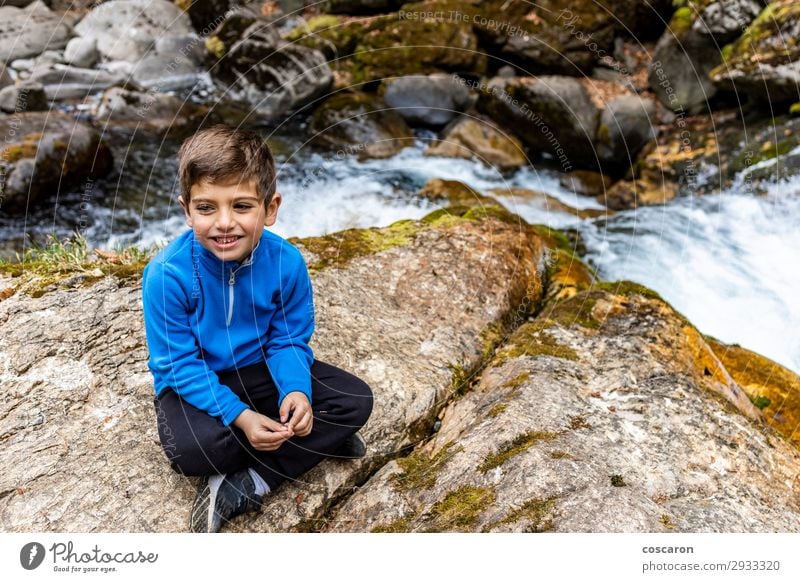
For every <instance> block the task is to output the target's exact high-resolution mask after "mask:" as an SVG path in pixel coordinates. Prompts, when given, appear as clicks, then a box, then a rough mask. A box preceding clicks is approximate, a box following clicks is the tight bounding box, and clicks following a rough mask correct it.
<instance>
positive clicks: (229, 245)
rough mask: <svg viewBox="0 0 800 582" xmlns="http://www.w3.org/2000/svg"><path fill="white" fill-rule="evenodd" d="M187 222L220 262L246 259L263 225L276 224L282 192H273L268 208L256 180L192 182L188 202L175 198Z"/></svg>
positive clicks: (201, 242) (259, 236)
mask: <svg viewBox="0 0 800 582" xmlns="http://www.w3.org/2000/svg"><path fill="white" fill-rule="evenodd" d="M178 202H180V204H181V207H182V208H183V211H184V213H185V214H186V224H188V225H189V226H190V227H191V228H192V230H194V236H195V238H197V240H198V241H199V242H200V244H202V245H203V246H204V247H205V248H207V249H208V250H209V251H211V252H212V253H214V255H216V256H217V257H218V258H219V259H221V260H223V261H237V262H242V261H243V260H245V259H246V258H247V257H248V256H249V255H250V253H251V252H252V250H253V248H254V247H255V246H256V244H258V240H259V239H260V238H261V234H262V232H263V230H264V227H265V226H272V225H273V224H275V219H276V218H277V217H278V207H279V206H280V204H281V195H280V194H278V193H277V192H275V195H274V196H273V197H272V200H271V201H270V203H269V206H267V208H264V203H263V202H260V201H259V199H258V194H257V190H256V184H255V180H250V181H249V182H239V181H233V182H231V183H228V184H213V183H211V182H208V181H206V180H203V181H202V182H199V183H197V184H194V185H193V186H192V190H191V196H190V202H189V204H188V205H187V204H186V201H184V199H183V196H179V197H178Z"/></svg>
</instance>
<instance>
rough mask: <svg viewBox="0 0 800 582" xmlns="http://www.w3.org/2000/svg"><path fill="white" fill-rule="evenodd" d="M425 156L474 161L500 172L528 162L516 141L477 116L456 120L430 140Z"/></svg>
mask: <svg viewBox="0 0 800 582" xmlns="http://www.w3.org/2000/svg"><path fill="white" fill-rule="evenodd" d="M425 155H426V156H445V157H451V158H466V159H476V160H479V161H481V162H483V163H484V164H486V165H488V166H490V167H492V168H497V170H499V171H500V172H506V171H511V170H515V169H517V168H521V167H522V166H525V165H527V163H528V158H527V156H526V155H525V150H524V148H523V147H522V142H520V140H519V138H517V137H515V136H514V135H512V134H510V133H508V132H505V131H503V130H501V129H499V128H498V127H496V126H495V125H494V123H492V122H491V121H490V120H488V119H486V118H484V117H480V116H477V115H474V116H462V117H460V118H458V119H456V120H455V121H454V122H453V123H451V124H450V125H449V126H447V127H446V128H445V129H444V130H443V132H442V135H441V137H438V138H437V139H436V140H432V142H431V145H430V146H428V147H427V148H426V149H425Z"/></svg>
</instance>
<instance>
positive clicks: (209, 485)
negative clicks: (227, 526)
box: [189, 475, 225, 533]
mask: <svg viewBox="0 0 800 582" xmlns="http://www.w3.org/2000/svg"><path fill="white" fill-rule="evenodd" d="M224 478H225V475H212V476H211V477H208V478H207V479H206V480H205V481H204V482H203V483H202V484H201V485H200V487H198V493H197V497H196V498H195V500H194V504H193V505H192V513H191V515H190V517H189V529H190V530H191V531H192V532H193V533H216V532H218V531H219V530H220V528H221V527H222V520H221V519H220V518H219V515H217V513H216V512H215V511H214V508H215V507H216V505H217V493H219V487H220V485H221V484H222V480H223V479H224Z"/></svg>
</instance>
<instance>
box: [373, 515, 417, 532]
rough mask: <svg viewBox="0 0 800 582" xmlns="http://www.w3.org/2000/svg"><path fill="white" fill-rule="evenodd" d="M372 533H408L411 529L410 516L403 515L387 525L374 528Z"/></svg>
mask: <svg viewBox="0 0 800 582" xmlns="http://www.w3.org/2000/svg"><path fill="white" fill-rule="evenodd" d="M370 531H371V532H372V533H406V532H410V531H411V526H410V524H409V517H401V518H400V519H396V520H394V521H393V522H391V523H388V524H386V525H379V526H376V527H374V528H372V530H370Z"/></svg>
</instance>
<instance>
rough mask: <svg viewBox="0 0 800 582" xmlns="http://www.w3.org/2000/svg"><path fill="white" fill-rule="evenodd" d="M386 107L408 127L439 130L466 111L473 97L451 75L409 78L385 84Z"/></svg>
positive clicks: (474, 99) (472, 102) (412, 76)
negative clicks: (404, 121) (401, 118)
mask: <svg viewBox="0 0 800 582" xmlns="http://www.w3.org/2000/svg"><path fill="white" fill-rule="evenodd" d="M383 99H384V101H386V104H387V105H388V106H389V107H391V108H393V109H394V110H395V111H397V113H399V114H400V115H402V116H403V118H404V119H405V120H406V121H407V122H408V123H409V124H410V125H412V126H415V125H424V126H429V127H435V128H441V127H442V126H444V125H446V124H447V123H449V122H450V121H452V120H453V118H455V117H456V116H457V115H458V114H459V113H461V112H463V111H466V110H467V109H468V108H469V107H470V106H471V105H473V104H474V102H475V101H476V100H477V97H475V98H473V97H472V96H471V95H470V92H469V89H467V86H466V85H465V84H464V83H463V82H460V81H459V79H458V78H457V77H455V76H453V75H446V74H442V73H438V74H433V75H409V76H406V77H399V78H397V79H393V80H391V81H387V82H386V91H385V92H384V94H383Z"/></svg>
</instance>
